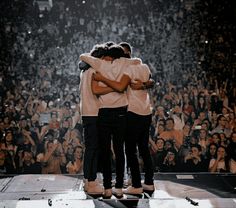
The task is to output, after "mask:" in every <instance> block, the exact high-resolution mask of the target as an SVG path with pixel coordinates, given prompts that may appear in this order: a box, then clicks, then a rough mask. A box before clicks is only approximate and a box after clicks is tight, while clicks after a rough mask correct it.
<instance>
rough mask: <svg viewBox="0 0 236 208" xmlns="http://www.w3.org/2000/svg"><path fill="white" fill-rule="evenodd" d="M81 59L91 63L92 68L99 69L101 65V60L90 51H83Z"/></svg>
mask: <svg viewBox="0 0 236 208" xmlns="http://www.w3.org/2000/svg"><path fill="white" fill-rule="evenodd" d="M79 58H80V60H81V61H84V62H86V63H87V64H89V65H90V66H91V67H92V68H94V69H95V70H97V69H98V68H99V67H100V65H101V60H100V59H99V58H95V57H93V56H91V55H90V54H89V53H83V54H81V55H80V57H79Z"/></svg>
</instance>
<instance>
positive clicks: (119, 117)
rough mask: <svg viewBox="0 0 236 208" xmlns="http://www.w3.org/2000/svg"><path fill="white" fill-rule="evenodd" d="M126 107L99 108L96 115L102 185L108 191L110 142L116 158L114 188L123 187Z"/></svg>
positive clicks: (110, 170)
mask: <svg viewBox="0 0 236 208" xmlns="http://www.w3.org/2000/svg"><path fill="white" fill-rule="evenodd" d="M126 113H127V107H120V108H101V109H100V110H99V113H98V129H99V131H98V132H99V143H100V145H101V155H102V163H103V185H104V188H105V189H110V188H111V185H112V182H111V181H112V169H111V140H112V142H113V149H114V152H115V157H116V184H115V187H116V188H122V187H123V179H124V166H125V156H124V137H125V130H126Z"/></svg>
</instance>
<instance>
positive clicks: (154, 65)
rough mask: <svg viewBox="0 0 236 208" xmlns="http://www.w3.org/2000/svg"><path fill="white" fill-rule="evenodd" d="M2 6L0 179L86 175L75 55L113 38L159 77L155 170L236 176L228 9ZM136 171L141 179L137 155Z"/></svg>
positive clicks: (152, 142) (167, 4)
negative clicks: (128, 46)
mask: <svg viewBox="0 0 236 208" xmlns="http://www.w3.org/2000/svg"><path fill="white" fill-rule="evenodd" d="M222 5H223V6H222ZM130 7H131V8H132V9H130ZM0 8H1V11H2V15H1V16H2V17H1V21H0V25H1V27H0V32H1V36H0V44H1V49H2V50H1V51H0V57H1V58H0V68H1V70H0V79H1V80H0V99H1V100H0V102H1V105H0V112H1V118H0V138H1V145H0V173H2V174H6V173H7V174H22V173H23V174H24V173H54V174H58V173H69V174H78V173H83V152H84V148H85V147H84V146H85V145H84V138H83V131H82V122H81V115H80V110H79V102H80V92H79V83H80V78H79V69H78V62H79V55H80V54H81V53H83V52H88V51H90V49H91V48H92V46H93V45H94V44H95V43H102V42H106V41H109V40H112V41H115V42H121V41H127V42H130V43H131V44H132V46H133V47H134V50H133V52H134V56H136V57H139V58H141V59H142V61H143V62H144V63H146V64H148V66H149V67H150V69H151V71H152V74H153V78H154V79H155V82H156V84H155V86H154V87H153V88H152V89H150V92H149V93H150V95H151V98H152V107H153V109H152V124H151V128H150V138H149V147H150V153H151V156H152V162H153V168H154V170H155V171H160V172H163V171H165V172H170V171H172V172H174V171H185V172H189V171H194V172H195V171H201V172H222V171H224V172H231V173H235V172H236V170H235V163H236V158H235V155H236V153H235V151H236V147H235V143H236V138H235V137H236V133H235V127H236V124H235V123H236V121H235V113H236V105H235V94H236V90H235V89H236V87H235V63H236V62H235V55H234V53H235V48H234V47H235V44H234V43H235V40H234V39H233V34H234V32H235V26H234V24H233V23H231V22H230V19H232V16H230V15H231V13H230V12H228V13H227V16H226V17H225V16H224V15H225V11H228V10H227V9H229V4H228V1H224V2H221V3H219V4H215V2H214V3H213V2H212V3H210V2H208V1H202V2H201V3H199V2H197V1H196V4H190V3H189V4H188V3H187V2H183V1H175V3H173V2H171V1H161V0H159V1H151V0H143V1H137V0H132V1H130V2H127V1H115V3H114V2H113V3H111V1H108V0H104V1H103V3H102V4H100V3H99V2H98V1H90V0H87V1H57V2H54V5H53V7H52V8H51V10H44V11H40V10H39V7H38V5H37V3H36V1H35V2H33V1H27V0H23V1H13V0H12V1H1V2H0ZM141 8H142V15H140V12H141V11H140V9H141ZM216 11H217V13H215V12H216ZM229 11H231V10H229ZM206 17H207V18H206ZM114 164H115V161H114ZM139 165H140V170H141V171H144V169H143V160H142V157H141V156H140V157H139ZM113 169H115V166H114V167H113Z"/></svg>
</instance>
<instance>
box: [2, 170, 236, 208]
mask: <svg viewBox="0 0 236 208" xmlns="http://www.w3.org/2000/svg"><path fill="white" fill-rule="evenodd" d="M154 184H155V191H154V192H153V193H151V194H150V193H143V194H142V195H139V196H133V195H124V196H123V198H121V199H117V198H116V197H115V196H112V198H111V199H103V198H102V197H97V198H95V197H92V196H89V195H87V194H86V193H85V192H84V191H83V175H17V176H13V175H12V176H10V175H2V176H0V189H1V192H0V207H1V208H15V207H16V208H32V207H33V208H44V207H55V208H64V207H67V208H74V207H76V208H93V207H98V208H100V207H103V208H111V207H119V208H130V207H138V208H139V207H141V208H144V207H145V208H148V207H150V208H154V207H155V208H156V207H170V208H173V207H174V208H180V207H181V208H183V207H184V208H186V207H194V206H197V207H204V208H205V207H206V208H213V207H214V208H215V207H216V208H218V207H219V208H220V207H224V208H225V207H236V175H235V174H212V173H156V174H155V181H154Z"/></svg>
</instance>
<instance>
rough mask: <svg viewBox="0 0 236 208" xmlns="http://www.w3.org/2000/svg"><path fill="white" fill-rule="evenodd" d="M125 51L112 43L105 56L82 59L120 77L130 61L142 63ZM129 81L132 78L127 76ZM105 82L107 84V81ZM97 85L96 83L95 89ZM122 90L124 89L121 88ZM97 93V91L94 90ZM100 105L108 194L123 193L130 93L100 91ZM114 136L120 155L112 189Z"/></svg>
mask: <svg viewBox="0 0 236 208" xmlns="http://www.w3.org/2000/svg"><path fill="white" fill-rule="evenodd" d="M122 56H124V51H123V49H122V47H120V46H111V47H110V48H109V49H108V50H107V54H106V55H105V56H103V57H102V59H98V58H94V57H92V56H90V55H88V54H82V55H81V56H80V59H81V60H82V61H84V62H86V63H88V64H89V65H90V66H92V68H94V69H95V70H96V71H99V72H101V73H103V74H106V76H108V77H109V79H111V80H119V79H120V78H121V76H122V75H123V74H127V73H128V72H127V71H126V68H127V66H128V65H130V64H139V63H140V60H138V59H135V60H133V59H127V58H122ZM126 81H128V80H126ZM103 86H104V85H103ZM93 87H94V85H92V90H93ZM121 90H122V89H121ZM93 92H94V93H95V94H97V93H96V92H95V91H93ZM98 99H99V101H100V109H99V113H98V128H99V139H100V140H99V143H100V145H101V151H102V155H103V158H102V159H103V178H104V180H103V182H104V183H103V185H104V188H105V192H104V197H108V198H109V197H111V195H112V193H113V194H115V195H116V196H117V197H122V195H123V192H122V187H123V178H124V164H125V157H124V150H123V149H124V137H125V130H126V113H127V106H128V99H127V96H126V93H119V92H111V93H108V94H104V95H100V96H99V98H98ZM111 139H112V142H113V148H114V152H115V157H116V184H115V188H114V189H111V185H112V183H111V181H112V171H111Z"/></svg>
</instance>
